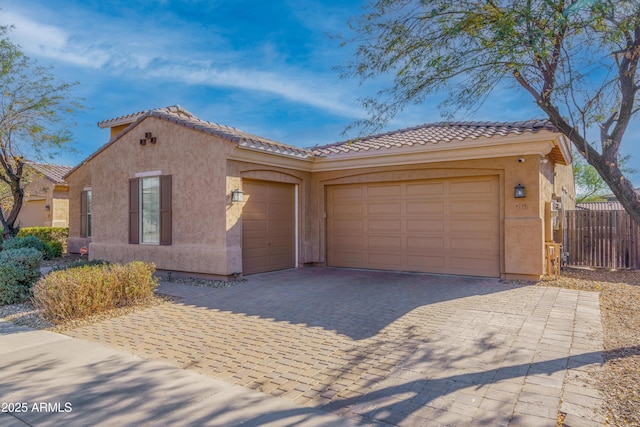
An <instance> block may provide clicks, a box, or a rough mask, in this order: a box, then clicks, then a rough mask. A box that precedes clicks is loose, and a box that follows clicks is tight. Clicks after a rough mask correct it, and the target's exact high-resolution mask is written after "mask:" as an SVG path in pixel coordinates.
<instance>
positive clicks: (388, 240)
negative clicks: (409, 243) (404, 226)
mask: <svg viewBox="0 0 640 427" xmlns="http://www.w3.org/2000/svg"><path fill="white" fill-rule="evenodd" d="M367 248H368V249H387V250H388V249H401V248H402V238H401V237H400V236H368V238H367Z"/></svg>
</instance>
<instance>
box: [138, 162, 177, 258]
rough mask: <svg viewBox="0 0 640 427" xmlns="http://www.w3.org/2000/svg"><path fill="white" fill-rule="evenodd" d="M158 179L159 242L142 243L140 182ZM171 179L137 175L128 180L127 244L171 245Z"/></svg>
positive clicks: (158, 175) (160, 176)
mask: <svg viewBox="0 0 640 427" xmlns="http://www.w3.org/2000/svg"><path fill="white" fill-rule="evenodd" d="M156 177H157V178H159V182H160V189H159V193H160V197H159V199H160V200H159V205H160V206H159V216H160V224H159V228H160V230H159V233H160V237H159V242H158V243H155V242H143V241H142V231H143V230H142V180H143V179H145V178H156ZM171 205H172V177H171V175H162V174H161V173H160V172H157V173H139V174H136V177H135V178H131V179H129V244H134V245H149V246H167V245H171V244H172V234H173V230H172V228H173V227H172V213H171V210H172V209H171V208H172V206H171Z"/></svg>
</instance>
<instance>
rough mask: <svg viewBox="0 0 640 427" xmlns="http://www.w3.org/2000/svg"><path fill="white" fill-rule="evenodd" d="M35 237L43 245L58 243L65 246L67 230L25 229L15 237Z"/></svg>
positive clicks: (57, 228)
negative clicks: (43, 243)
mask: <svg viewBox="0 0 640 427" xmlns="http://www.w3.org/2000/svg"><path fill="white" fill-rule="evenodd" d="M26 236H36V237H37V238H38V239H40V240H42V241H43V242H45V243H51V242H60V243H62V245H63V246H65V245H66V244H67V239H68V238H69V229H68V228H65V227H25V228H21V229H20V231H18V236H17V237H26Z"/></svg>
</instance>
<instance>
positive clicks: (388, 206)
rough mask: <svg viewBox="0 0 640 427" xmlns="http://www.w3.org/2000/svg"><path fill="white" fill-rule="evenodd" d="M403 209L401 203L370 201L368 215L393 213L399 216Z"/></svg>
mask: <svg viewBox="0 0 640 427" xmlns="http://www.w3.org/2000/svg"><path fill="white" fill-rule="evenodd" d="M401 211H402V206H401V205H400V204H399V203H397V202H396V203H369V205H368V206H367V215H393V216H398V215H400V213H401Z"/></svg>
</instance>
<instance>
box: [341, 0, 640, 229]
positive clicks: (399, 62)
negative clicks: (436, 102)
mask: <svg viewBox="0 0 640 427" xmlns="http://www.w3.org/2000/svg"><path fill="white" fill-rule="evenodd" d="M350 26H351V29H352V30H353V31H354V34H355V36H354V37H352V38H349V39H345V43H352V44H353V43H355V44H356V45H357V51H356V55H355V59H354V60H353V61H352V62H351V63H350V64H347V65H346V66H345V67H344V68H343V70H342V71H343V76H356V77H359V78H361V79H362V80H369V79H372V78H376V77H379V76H385V75H391V76H393V79H394V80H393V84H392V85H390V86H389V87H387V88H386V89H383V90H382V91H380V92H379V93H378V94H377V95H376V96H375V97H372V98H369V99H365V100H364V105H365V107H366V108H367V109H368V110H369V112H370V114H369V116H368V118H367V119H366V120H363V121H362V122H360V123H358V124H360V125H365V126H367V127H372V126H373V127H375V126H378V125H380V124H383V123H385V122H386V121H388V120H389V119H390V118H392V117H393V116H395V115H396V114H397V113H398V112H399V111H401V110H402V109H403V108H404V107H405V106H406V105H407V104H410V103H421V102H423V101H425V100H426V98H427V96H428V95H430V94H434V93H437V92H439V91H441V90H448V92H449V97H448V98H447V100H446V101H445V103H444V105H443V107H444V110H445V111H452V110H451V108H453V111H457V110H458V109H472V108H477V107H478V106H479V105H481V104H482V101H484V100H485V99H486V97H487V96H488V95H489V94H491V92H492V91H493V89H495V88H496V86H498V85H505V84H506V85H509V84H511V85H513V86H515V87H518V88H521V89H524V91H525V92H526V93H527V94H528V95H530V96H531V98H532V99H533V101H534V102H535V103H536V104H537V106H538V107H539V109H540V110H542V112H544V114H545V115H546V116H547V117H548V118H549V120H550V121H551V122H552V123H553V124H554V125H555V126H556V128H557V129H558V130H559V131H560V132H562V133H563V134H564V135H565V136H566V137H567V138H568V139H569V140H570V141H571V142H572V143H573V145H574V147H575V148H576V150H577V151H578V152H579V153H580V155H581V156H583V157H584V158H585V160H586V161H587V162H588V163H589V164H590V165H591V166H593V167H594V168H595V170H596V171H597V172H598V174H599V175H600V176H601V177H602V179H603V180H604V181H605V182H606V183H607V185H608V186H609V187H610V188H611V191H612V192H613V194H615V196H616V197H617V198H618V200H620V202H621V203H622V205H623V206H624V207H625V209H626V210H627V211H628V212H629V213H630V214H631V216H632V217H633V219H634V220H635V221H636V222H637V223H638V224H640V198H639V197H638V195H637V194H636V193H635V192H634V190H633V186H632V183H631V182H630V180H629V179H628V178H627V177H625V175H624V173H623V171H622V170H621V168H620V164H619V150H620V145H621V143H622V141H623V137H624V135H625V132H626V131H627V128H628V126H629V123H630V122H631V120H632V119H633V118H634V117H635V116H636V114H637V112H638V101H637V99H636V92H637V91H638V59H640V3H639V2H638V1H637V0H635V1H613V0H604V1H600V0H511V1H500V0H483V1H480V0H478V1H470V0H459V1H451V0H421V1H412V0H378V1H376V2H373V3H371V4H369V5H368V10H367V12H366V14H364V15H363V16H362V17H359V18H357V19H355V20H353V21H352V22H350ZM598 140H599V141H598Z"/></svg>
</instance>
